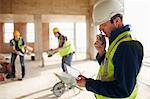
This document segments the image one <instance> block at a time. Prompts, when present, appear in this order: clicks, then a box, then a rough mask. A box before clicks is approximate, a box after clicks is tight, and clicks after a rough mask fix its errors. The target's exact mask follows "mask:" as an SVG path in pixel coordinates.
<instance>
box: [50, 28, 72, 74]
mask: <svg viewBox="0 0 150 99" xmlns="http://www.w3.org/2000/svg"><path fill="white" fill-rule="evenodd" d="M53 33H54V35H55V37H57V38H58V47H57V48H55V49H51V50H52V51H53V53H57V52H59V54H60V56H61V57H62V64H61V66H62V70H63V72H67V69H66V64H67V65H68V66H71V62H72V57H73V54H74V53H75V50H74V46H73V45H72V44H71V42H70V40H69V39H68V38H67V37H66V36H64V35H62V34H61V33H60V31H59V28H58V27H55V28H53Z"/></svg>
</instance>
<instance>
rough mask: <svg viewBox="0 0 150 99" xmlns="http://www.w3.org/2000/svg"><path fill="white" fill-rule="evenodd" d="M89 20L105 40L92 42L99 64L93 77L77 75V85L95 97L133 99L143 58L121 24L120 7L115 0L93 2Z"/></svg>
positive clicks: (139, 46)
mask: <svg viewBox="0 0 150 99" xmlns="http://www.w3.org/2000/svg"><path fill="white" fill-rule="evenodd" d="M93 21H94V23H95V24H97V25H99V30H100V31H102V33H104V34H105V37H108V39H109V47H108V50H107V51H106V49H105V47H106V43H105V41H102V39H100V38H99V37H97V40H96V42H95V44H94V46H95V48H96V49H97V51H98V54H97V56H96V59H97V60H98V63H99V65H100V67H99V70H98V75H97V78H96V79H91V78H86V77H84V76H83V75H80V76H79V77H80V79H79V80H77V84H78V85H79V86H80V87H86V89H87V90H88V91H91V92H93V93H95V97H96V99H136V96H137V92H138V85H137V76H138V73H139V71H140V68H141V64H142V60H143V46H142V44H141V43H140V42H139V41H137V40H134V39H133V38H132V37H131V33H132V32H131V31H130V26H129V25H124V24H123V9H122V6H121V3H120V2H119V0H103V1H101V0H100V1H99V2H97V4H96V5H95V6H94V9H93Z"/></svg>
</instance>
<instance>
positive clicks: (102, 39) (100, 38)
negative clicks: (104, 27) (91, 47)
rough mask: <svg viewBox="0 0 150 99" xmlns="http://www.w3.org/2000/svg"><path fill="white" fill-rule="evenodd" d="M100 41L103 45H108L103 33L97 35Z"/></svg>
mask: <svg viewBox="0 0 150 99" xmlns="http://www.w3.org/2000/svg"><path fill="white" fill-rule="evenodd" d="M97 36H98V38H99V40H100V41H102V45H103V44H106V40H105V35H103V34H102V33H101V34H99V35H97Z"/></svg>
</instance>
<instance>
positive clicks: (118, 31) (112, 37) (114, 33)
mask: <svg viewBox="0 0 150 99" xmlns="http://www.w3.org/2000/svg"><path fill="white" fill-rule="evenodd" d="M130 28H131V26H130V25H125V26H123V27H121V28H118V29H116V30H114V31H112V32H111V33H110V38H109V45H110V44H111V43H112V42H113V41H114V40H115V39H116V38H117V36H118V35H120V34H121V33H123V32H125V31H130V30H131V29H130Z"/></svg>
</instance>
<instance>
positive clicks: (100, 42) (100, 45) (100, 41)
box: [94, 34, 106, 56]
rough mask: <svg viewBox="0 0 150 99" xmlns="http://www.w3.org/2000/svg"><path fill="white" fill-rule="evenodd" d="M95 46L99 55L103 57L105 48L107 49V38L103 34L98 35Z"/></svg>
mask: <svg viewBox="0 0 150 99" xmlns="http://www.w3.org/2000/svg"><path fill="white" fill-rule="evenodd" d="M94 46H95V48H96V49H97V51H98V53H99V55H100V56H102V55H103V54H104V53H105V48H106V40H105V36H104V35H102V34H100V35H97V36H96V41H95V43H94Z"/></svg>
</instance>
